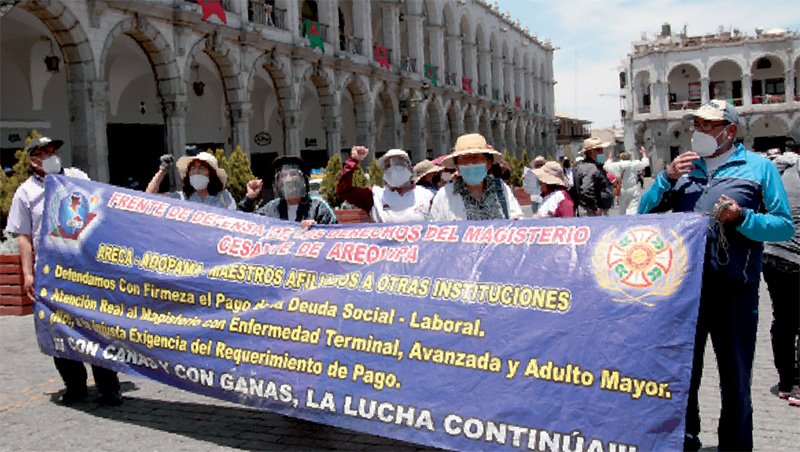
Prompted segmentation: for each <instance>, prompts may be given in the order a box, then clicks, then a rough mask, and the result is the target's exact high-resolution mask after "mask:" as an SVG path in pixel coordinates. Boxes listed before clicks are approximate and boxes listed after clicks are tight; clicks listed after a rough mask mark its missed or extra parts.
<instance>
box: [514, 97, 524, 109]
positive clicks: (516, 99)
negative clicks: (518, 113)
mask: <svg viewBox="0 0 800 452" xmlns="http://www.w3.org/2000/svg"><path fill="white" fill-rule="evenodd" d="M514 106H515V107H516V108H520V109H521V108H522V105H520V101H519V96H514Z"/></svg>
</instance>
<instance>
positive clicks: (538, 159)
mask: <svg viewBox="0 0 800 452" xmlns="http://www.w3.org/2000/svg"><path fill="white" fill-rule="evenodd" d="M545 162H547V159H545V158H544V156H543V155H537V156H536V158H535V159H533V160H531V163H529V164H528V166H530V167H531V169H533V168H537V167H539V168H540V167H541V166H542V165H544V164H545Z"/></svg>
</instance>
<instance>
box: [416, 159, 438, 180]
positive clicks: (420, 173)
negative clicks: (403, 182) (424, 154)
mask: <svg viewBox="0 0 800 452" xmlns="http://www.w3.org/2000/svg"><path fill="white" fill-rule="evenodd" d="M443 169H444V167H443V166H439V165H437V164H435V163H433V162H431V161H430V160H427V159H426V160H423V161H421V162H419V163H417V164H416V165H414V178H413V179H414V183H415V184H416V183H417V182H419V180H420V179H422V178H423V177H425V176H427V175H428V174H432V173H436V172H438V171H441V170H443Z"/></svg>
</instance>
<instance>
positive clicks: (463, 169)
mask: <svg viewBox="0 0 800 452" xmlns="http://www.w3.org/2000/svg"><path fill="white" fill-rule="evenodd" d="M458 172H459V173H460V174H461V178H462V179H464V182H465V183H466V184H467V185H478V184H480V183H481V182H482V181H483V179H485V178H486V174H488V171H487V170H486V164H485V163H474V164H472V165H459V167H458Z"/></svg>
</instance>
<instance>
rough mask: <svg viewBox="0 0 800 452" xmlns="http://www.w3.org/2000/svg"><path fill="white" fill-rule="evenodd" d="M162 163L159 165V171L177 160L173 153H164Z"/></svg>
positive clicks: (164, 169) (167, 167)
mask: <svg viewBox="0 0 800 452" xmlns="http://www.w3.org/2000/svg"><path fill="white" fill-rule="evenodd" d="M160 161H161V163H160V164H159V165H158V169H159V171H166V170H167V169H169V167H170V166H172V164H173V163H174V162H175V157H173V156H172V154H164V155H162V156H161V158H160Z"/></svg>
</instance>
